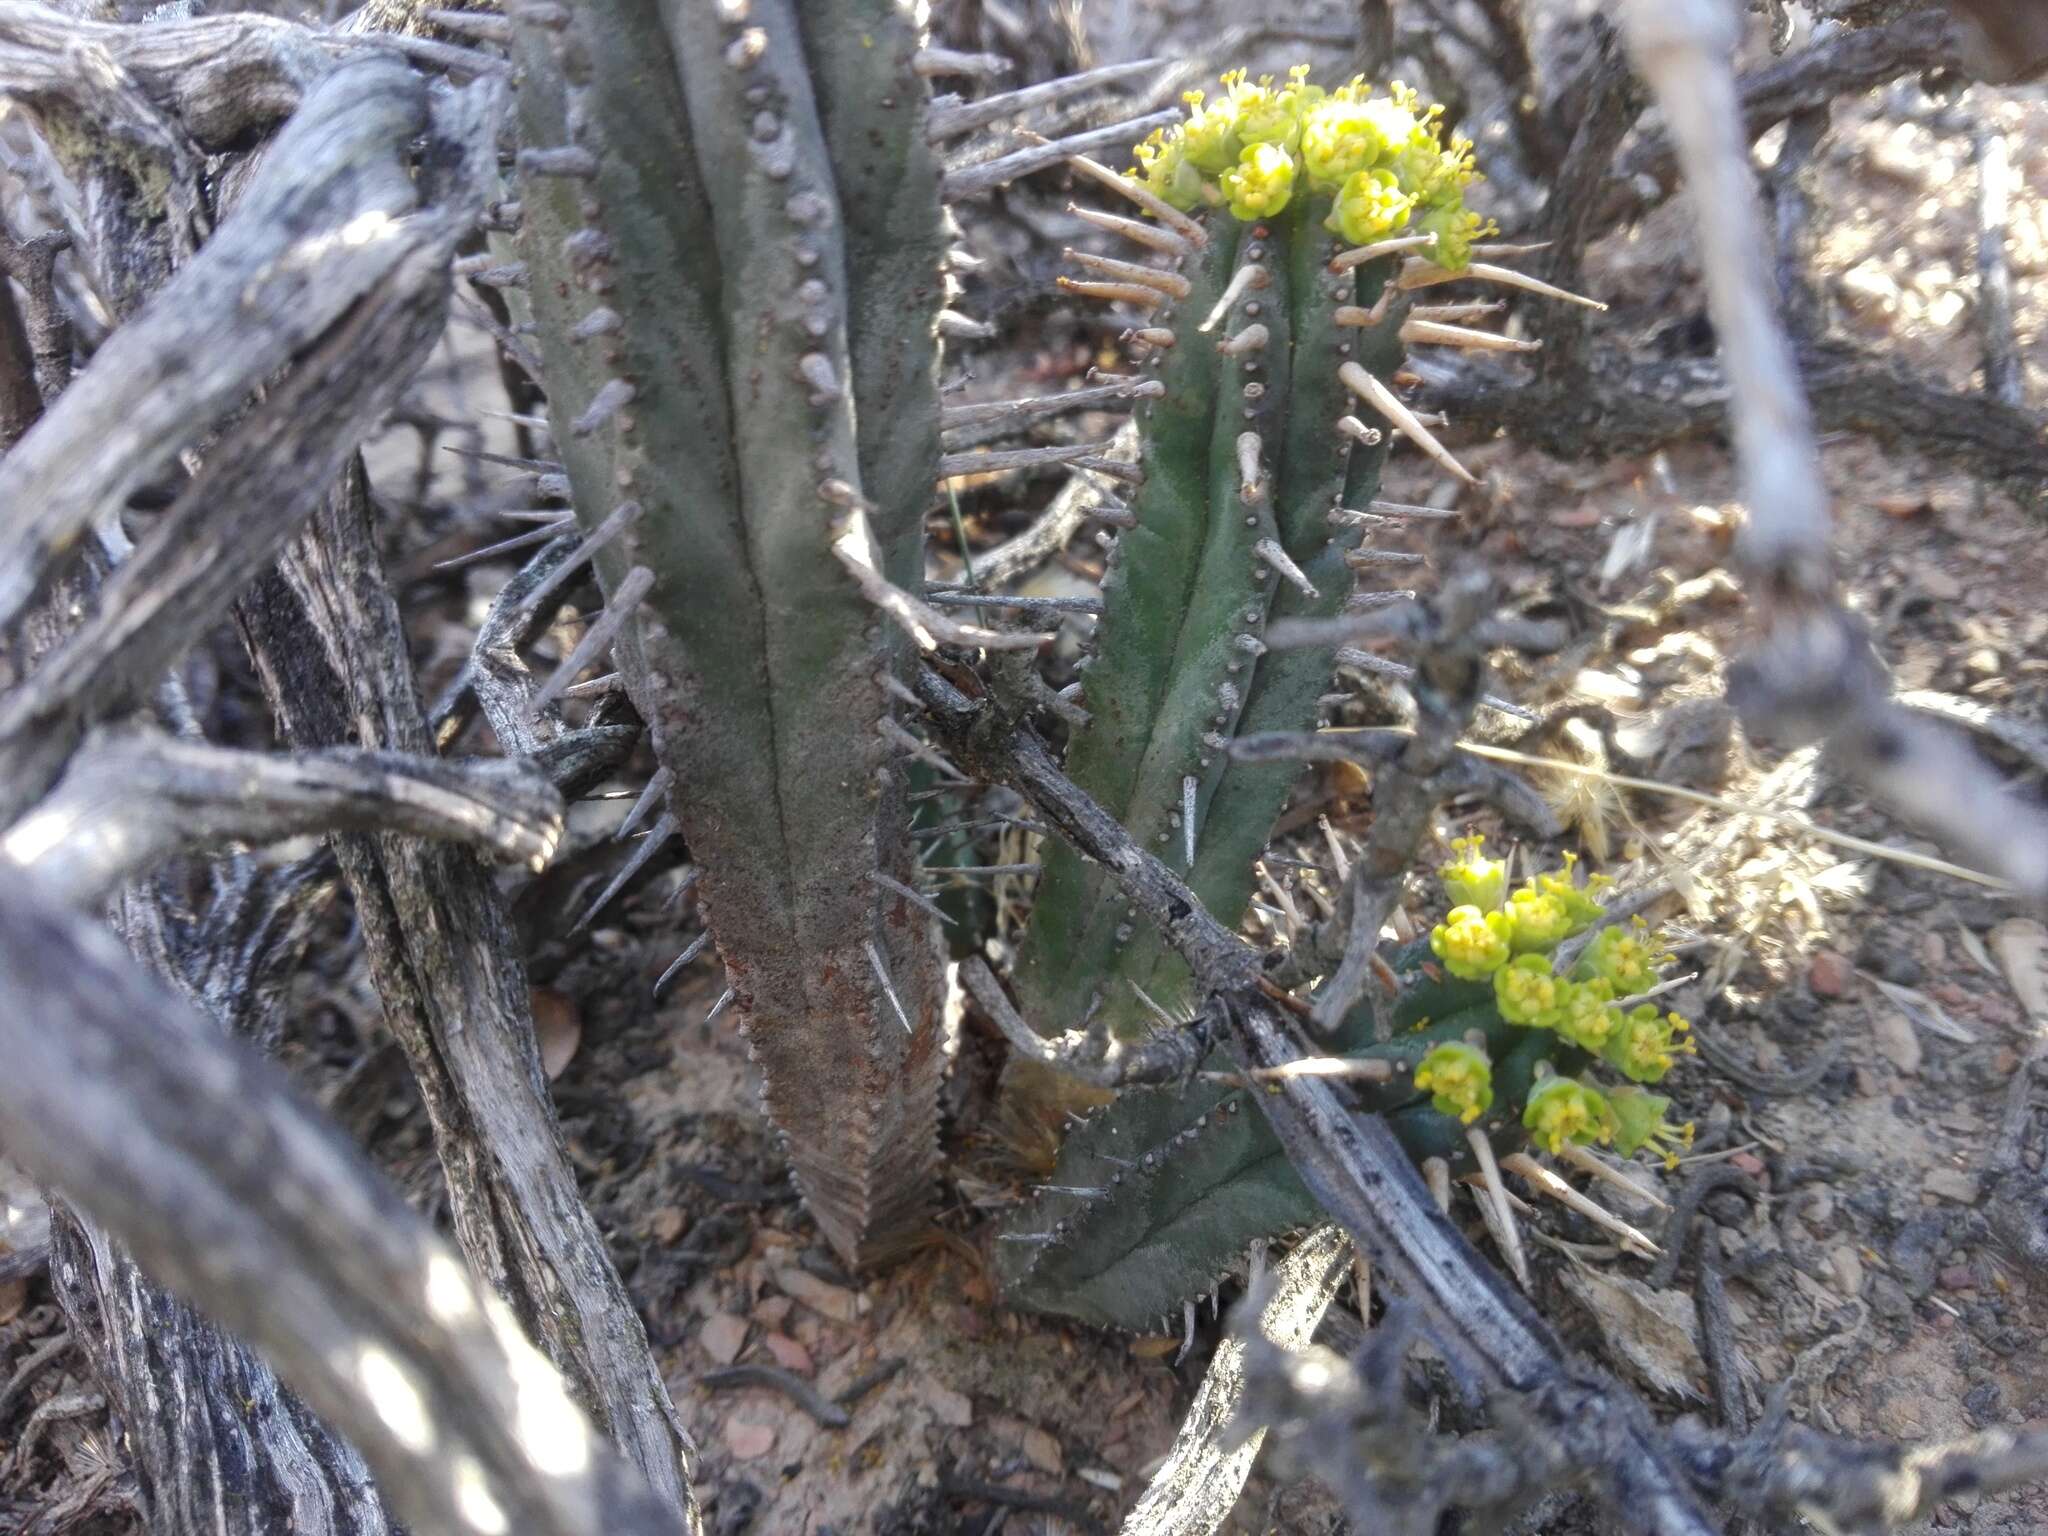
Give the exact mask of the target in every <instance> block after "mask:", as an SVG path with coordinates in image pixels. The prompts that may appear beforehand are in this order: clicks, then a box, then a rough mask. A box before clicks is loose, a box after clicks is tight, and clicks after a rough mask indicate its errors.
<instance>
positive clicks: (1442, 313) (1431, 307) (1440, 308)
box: [1408, 299, 1508, 323]
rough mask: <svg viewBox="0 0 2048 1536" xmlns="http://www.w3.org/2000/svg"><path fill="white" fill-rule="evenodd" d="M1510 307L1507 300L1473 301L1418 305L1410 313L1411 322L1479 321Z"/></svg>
mask: <svg viewBox="0 0 2048 1536" xmlns="http://www.w3.org/2000/svg"><path fill="white" fill-rule="evenodd" d="M1507 307H1508V304H1507V300H1506V299H1472V300H1469V301H1467V302H1466V303H1463V304H1418V305H1416V306H1415V307H1414V308H1413V309H1411V310H1409V311H1408V318H1409V319H1410V320H1441V321H1444V322H1445V323H1449V322H1452V321H1456V320H1479V319H1482V318H1484V317H1485V316H1487V315H1497V314H1500V313H1501V312H1502V311H1503V310H1505V309H1506V308H1507Z"/></svg>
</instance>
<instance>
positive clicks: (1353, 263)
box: [1330, 235, 1436, 272]
mask: <svg viewBox="0 0 2048 1536" xmlns="http://www.w3.org/2000/svg"><path fill="white" fill-rule="evenodd" d="M1435 246H1436V236H1435V235H1396V236H1394V238H1393V239H1391V240H1375V241H1373V242H1372V244H1370V245H1359V246H1354V247H1352V248H1351V249H1350V250H1348V251H1339V252H1338V253H1337V254H1336V255H1335V256H1332V257H1331V258H1330V270H1331V271H1332V272H1349V271H1350V270H1351V269H1352V268H1353V267H1362V266H1364V265H1365V264H1366V263H1367V262H1368V261H1378V260H1379V259H1380V258H1381V257H1382V256H1396V255H1399V254H1400V253H1401V252H1403V251H1424V250H1431V249H1434V247H1435Z"/></svg>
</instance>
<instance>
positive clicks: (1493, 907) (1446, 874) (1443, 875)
mask: <svg viewBox="0 0 2048 1536" xmlns="http://www.w3.org/2000/svg"><path fill="white" fill-rule="evenodd" d="M1451 851H1452V852H1453V853H1455V854H1457V857H1456V858H1455V859H1453V860H1452V861H1451V862H1450V863H1448V864H1439V865H1437V867H1436V875H1437V879H1438V880H1440V881H1442V882H1443V887H1444V895H1445V896H1447V897H1449V898H1450V902H1451V905H1452V906H1454V907H1477V908H1478V909H1479V910H1480V911H1482V912H1496V911H1498V910H1500V902H1501V897H1502V896H1503V895H1504V894H1506V892H1507V888H1508V866H1507V863H1506V861H1505V860H1502V859H1489V858H1488V857H1487V856H1486V839H1485V838H1483V837H1454V838H1452V839H1451Z"/></svg>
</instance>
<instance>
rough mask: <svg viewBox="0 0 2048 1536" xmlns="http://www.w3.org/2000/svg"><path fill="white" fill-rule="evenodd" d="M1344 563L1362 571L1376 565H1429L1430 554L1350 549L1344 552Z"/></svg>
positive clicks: (1392, 550)
mask: <svg viewBox="0 0 2048 1536" xmlns="http://www.w3.org/2000/svg"><path fill="white" fill-rule="evenodd" d="M1344 563H1345V564H1346V565H1348V566H1350V567H1351V569H1353V570H1354V571H1362V570H1364V569H1366V568H1367V567H1368V566H1375V565H1427V564H1428V563H1429V556H1427V555H1417V554H1410V553H1409V552H1408V551H1406V550H1402V549H1349V550H1346V551H1345V552H1344Z"/></svg>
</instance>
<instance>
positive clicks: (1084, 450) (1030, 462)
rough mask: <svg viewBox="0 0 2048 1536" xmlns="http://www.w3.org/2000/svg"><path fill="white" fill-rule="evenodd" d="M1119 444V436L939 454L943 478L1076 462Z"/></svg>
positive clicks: (941, 477) (940, 473)
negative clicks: (1042, 446) (1098, 440)
mask: <svg viewBox="0 0 2048 1536" xmlns="http://www.w3.org/2000/svg"><path fill="white" fill-rule="evenodd" d="M1115 446H1116V442H1115V439H1113V438H1112V439H1110V440H1108V441H1105V442H1100V443H1065V444H1062V445H1060V446H1058V447H1053V448H1005V449H999V450H997V451H996V452H994V453H982V452H979V451H976V452H972V453H947V454H941V455H940V456H939V478H940V479H941V480H947V479H951V478H952V477H953V476H954V475H986V474H993V473H994V472H995V471H997V470H1001V469H1032V468H1035V467H1037V466H1038V465H1040V464H1073V463H1076V462H1078V461H1080V460H1083V459H1090V458H1093V457H1095V456H1096V455H1097V454H1100V453H1104V452H1106V451H1108V450H1109V449H1111V448H1113V447H1115Z"/></svg>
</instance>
